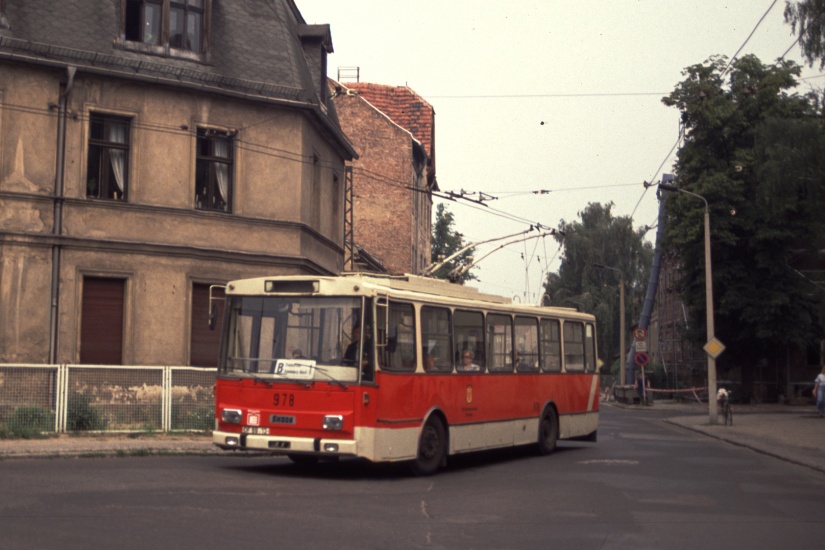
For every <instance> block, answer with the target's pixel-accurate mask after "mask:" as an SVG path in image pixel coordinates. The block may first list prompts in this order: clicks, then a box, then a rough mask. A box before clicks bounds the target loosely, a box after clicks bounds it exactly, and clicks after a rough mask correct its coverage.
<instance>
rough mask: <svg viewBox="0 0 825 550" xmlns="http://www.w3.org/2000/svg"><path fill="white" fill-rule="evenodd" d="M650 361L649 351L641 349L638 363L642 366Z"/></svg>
mask: <svg viewBox="0 0 825 550" xmlns="http://www.w3.org/2000/svg"><path fill="white" fill-rule="evenodd" d="M649 362H650V357H648V355H647V353H646V352H644V351H640V352H639V353H637V354H636V364H637V365H639V366H640V367H644V366H645V365H647V364H648V363H649Z"/></svg>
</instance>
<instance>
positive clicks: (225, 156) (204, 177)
mask: <svg viewBox="0 0 825 550" xmlns="http://www.w3.org/2000/svg"><path fill="white" fill-rule="evenodd" d="M197 140H198V143H197V166H196V169H195V208H197V209H198V210H217V211H220V212H231V202H232V201H231V197H232V163H233V161H232V145H233V143H232V138H231V137H230V136H229V134H228V133H227V132H221V131H217V130H210V129H206V128H198V134H197Z"/></svg>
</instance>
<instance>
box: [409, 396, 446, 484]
mask: <svg viewBox="0 0 825 550" xmlns="http://www.w3.org/2000/svg"><path fill="white" fill-rule="evenodd" d="M449 433H450V432H449V427H448V425H447V419H446V417H445V416H444V414H443V413H442V412H441V411H440V410H433V411H431V412H430V414H429V415H428V416H427V419H426V421H425V422H424V424H423V425H422V427H421V431H420V433H419V434H418V445H417V447H416V456H415V459H414V460H413V461H412V463H411V465H410V466H411V468H412V472H413V474H415V475H418V476H427V475H432V474H434V473H435V472H437V471H438V469H439V468H441V467H442V466H444V465H446V463H447V454H448V453H449V449H450V442H449Z"/></svg>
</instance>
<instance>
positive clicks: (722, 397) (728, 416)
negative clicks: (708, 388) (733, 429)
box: [716, 388, 733, 426]
mask: <svg viewBox="0 0 825 550" xmlns="http://www.w3.org/2000/svg"><path fill="white" fill-rule="evenodd" d="M716 405H717V407H719V409H720V411H719V412H720V414H721V415H722V420H723V422H724V424H725V426H733V407H731V406H730V393H729V392H728V391H727V390H725V389H724V388H723V389H721V390H719V393H718V394H717V395H716Z"/></svg>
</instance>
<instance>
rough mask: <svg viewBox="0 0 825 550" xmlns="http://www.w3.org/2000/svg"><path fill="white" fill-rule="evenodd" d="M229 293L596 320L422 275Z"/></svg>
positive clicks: (257, 282)
mask: <svg viewBox="0 0 825 550" xmlns="http://www.w3.org/2000/svg"><path fill="white" fill-rule="evenodd" d="M226 293H227V294H240V295H255V296H261V295H271V294H284V295H293V296H296V295H324V296H364V295H366V296H377V295H390V296H396V297H403V298H407V299H411V300H424V301H432V302H436V303H440V304H455V305H461V306H465V307H467V306H469V307H472V306H475V307H485V308H490V309H495V310H500V311H502V310H506V311H513V312H516V313H518V312H524V313H528V312H529V313H532V314H539V315H541V314H545V315H547V314H556V315H564V316H566V317H574V318H575V317H577V318H587V319H592V318H593V316H592V315H590V314H587V313H580V312H578V311H577V310H576V309H573V308H569V307H558V306H538V305H531V304H521V303H514V302H513V300H512V299H510V298H506V297H504V296H496V295H494V294H486V293H483V292H480V291H479V290H478V289H477V288H475V287H471V286H465V285H460V284H455V283H450V282H449V281H445V280H443V279H435V278H431V277H421V276H418V275H410V274H405V275H386V274H376V273H363V272H346V273H343V274H341V275H340V276H313V275H279V276H273V277H258V278H254V279H242V280H236V281H231V282H229V283H228V284H227V287H226Z"/></svg>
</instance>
